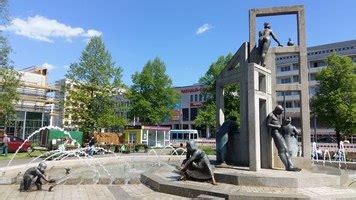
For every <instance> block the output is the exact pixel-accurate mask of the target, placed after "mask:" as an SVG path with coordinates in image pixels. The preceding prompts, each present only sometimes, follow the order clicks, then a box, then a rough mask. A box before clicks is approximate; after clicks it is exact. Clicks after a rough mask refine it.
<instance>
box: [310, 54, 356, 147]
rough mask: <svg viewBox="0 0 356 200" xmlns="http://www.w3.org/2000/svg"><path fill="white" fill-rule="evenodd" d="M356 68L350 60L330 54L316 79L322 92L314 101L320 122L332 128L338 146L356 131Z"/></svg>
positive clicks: (318, 93)
mask: <svg viewBox="0 0 356 200" xmlns="http://www.w3.org/2000/svg"><path fill="white" fill-rule="evenodd" d="M355 72H356V66H355V65H354V64H353V62H352V60H351V59H350V58H349V57H343V56H338V55H336V54H334V55H331V56H329V57H328V59H327V67H326V68H324V69H322V70H321V71H320V72H319V73H318V74H317V76H316V80H317V81H319V89H318V91H317V93H316V95H315V96H314V98H313V99H312V110H313V112H314V113H316V115H317V117H318V119H320V120H321V121H323V122H325V123H326V124H327V125H329V126H331V127H333V128H334V129H335V132H336V138H337V142H338V145H339V143H340V141H341V136H342V135H345V136H346V135H351V134H354V133H355V132H356V75H355Z"/></svg>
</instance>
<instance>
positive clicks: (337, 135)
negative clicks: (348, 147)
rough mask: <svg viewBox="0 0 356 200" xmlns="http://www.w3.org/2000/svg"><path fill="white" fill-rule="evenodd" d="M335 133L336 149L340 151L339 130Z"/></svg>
mask: <svg viewBox="0 0 356 200" xmlns="http://www.w3.org/2000/svg"><path fill="white" fill-rule="evenodd" d="M335 132H336V141H337V148H339V149H340V141H341V134H340V131H339V130H335Z"/></svg>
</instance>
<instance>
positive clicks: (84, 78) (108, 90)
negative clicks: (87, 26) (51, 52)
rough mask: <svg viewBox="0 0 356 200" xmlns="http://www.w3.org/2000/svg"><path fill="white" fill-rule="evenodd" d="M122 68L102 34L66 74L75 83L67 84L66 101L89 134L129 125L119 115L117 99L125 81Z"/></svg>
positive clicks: (90, 42) (90, 43) (76, 120)
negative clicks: (68, 85) (102, 129)
mask: <svg viewBox="0 0 356 200" xmlns="http://www.w3.org/2000/svg"><path fill="white" fill-rule="evenodd" d="M121 74H122V69H121V68H120V67H116V66H115V63H114V62H113V61H112V58H111V55H110V53H109V52H108V50H107V49H106V48H105V45H104V43H103V41H102V39H101V37H92V38H91V39H90V41H89V43H88V44H87V46H86V47H85V49H84V51H83V52H82V55H81V57H80V59H79V62H78V63H73V64H71V65H70V69H69V71H68V72H67V74H66V77H67V78H68V79H69V80H70V81H71V82H72V85H73V87H72V88H71V89H70V88H67V92H68V97H67V101H66V102H65V105H66V107H67V108H68V112H69V114H70V115H71V117H72V120H73V121H74V124H76V125H78V126H79V127H80V129H81V130H82V131H83V132H84V133H85V135H86V136H87V135H88V134H91V133H92V132H93V131H94V130H98V129H100V128H114V127H118V126H119V127H122V126H124V125H125V119H124V118H123V117H122V116H120V115H119V112H120V110H121V107H120V106H119V103H118V102H116V101H115V98H114V97H115V95H117V93H118V91H119V89H122V88H123V87H124V85H123V83H122V82H121V77H122V75H121Z"/></svg>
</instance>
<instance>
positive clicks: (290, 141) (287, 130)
mask: <svg viewBox="0 0 356 200" xmlns="http://www.w3.org/2000/svg"><path fill="white" fill-rule="evenodd" d="M291 121H292V119H291V118H290V117H288V118H286V119H284V120H283V126H282V134H283V137H284V140H285V141H286V145H287V148H288V153H289V156H292V157H297V154H298V135H299V131H298V130H297V128H296V127H295V126H293V125H292V124H291Z"/></svg>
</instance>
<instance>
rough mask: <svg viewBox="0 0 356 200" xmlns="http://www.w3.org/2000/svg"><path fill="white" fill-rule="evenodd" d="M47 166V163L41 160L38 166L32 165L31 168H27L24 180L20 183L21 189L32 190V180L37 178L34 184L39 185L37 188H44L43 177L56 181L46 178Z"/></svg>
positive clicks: (52, 181) (51, 181) (50, 181)
mask: <svg viewBox="0 0 356 200" xmlns="http://www.w3.org/2000/svg"><path fill="white" fill-rule="evenodd" d="M46 168H47V165H46V163H44V162H41V163H40V164H39V165H38V166H37V167H31V168H30V169H28V170H26V172H25V174H24V175H23V180H22V182H21V184H20V191H21V192H23V191H31V184H32V181H33V180H35V179H36V181H35V182H34V184H35V185H36V187H37V190H42V181H41V180H42V179H43V180H45V181H46V182H49V183H54V182H55V180H53V179H51V180H48V179H46V175H45V169H46Z"/></svg>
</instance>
